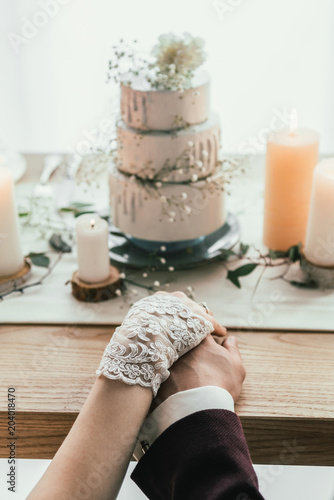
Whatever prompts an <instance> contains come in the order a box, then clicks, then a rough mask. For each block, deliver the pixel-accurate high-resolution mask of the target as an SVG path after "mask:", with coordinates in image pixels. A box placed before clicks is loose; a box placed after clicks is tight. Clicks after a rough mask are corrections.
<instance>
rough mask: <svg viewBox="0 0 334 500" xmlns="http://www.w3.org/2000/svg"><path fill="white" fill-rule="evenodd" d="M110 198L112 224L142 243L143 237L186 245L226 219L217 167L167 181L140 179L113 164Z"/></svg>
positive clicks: (223, 195)
mask: <svg viewBox="0 0 334 500" xmlns="http://www.w3.org/2000/svg"><path fill="white" fill-rule="evenodd" d="M110 201H111V211H112V216H113V223H114V224H115V226H116V227H118V228H119V229H120V230H121V231H122V232H123V233H124V234H126V235H127V236H129V237H133V238H135V239H137V240H139V246H142V247H145V245H144V244H143V242H144V243H145V241H147V242H159V244H164V243H165V244H166V245H167V244H169V246H170V243H172V242H174V243H175V242H182V245H181V247H182V246H186V245H187V242H188V241H189V240H190V241H192V242H194V240H196V239H197V238H200V237H202V236H205V235H208V234H211V233H213V232H214V231H216V230H217V229H219V228H220V227H222V226H223V225H224V223H225V221H226V210H225V193H224V180H223V174H222V173H221V172H220V171H217V172H215V173H214V174H213V175H212V176H210V177H208V178H207V179H203V180H200V181H197V182H191V183H187V184H175V183H174V184H168V183H161V182H148V181H143V180H141V179H138V178H136V177H134V176H129V175H126V174H123V173H121V172H119V171H118V170H117V168H116V167H114V168H113V170H112V172H111V174H110ZM135 243H136V241H135ZM137 243H138V241H137ZM179 247H180V246H179ZM179 247H178V246H177V245H176V246H174V249H175V250H177V249H178V248H179ZM149 248H150V247H149V246H148V247H147V249H149Z"/></svg>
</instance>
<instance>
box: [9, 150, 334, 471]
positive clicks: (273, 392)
mask: <svg viewBox="0 0 334 500" xmlns="http://www.w3.org/2000/svg"><path fill="white" fill-rule="evenodd" d="M27 160H28V169H27V173H26V174H25V176H24V177H23V179H22V182H24V181H26V182H27V181H29V182H31V181H33V182H34V181H37V180H38V176H39V173H40V171H41V168H42V165H43V155H27ZM4 306H5V303H3V304H1V305H0V307H4ZM231 330H232V331H233V334H234V335H235V336H236V337H237V338H238V339H239V345H240V350H241V353H242V356H243V360H244V364H245V366H246V370H247V377H246V381H245V383H244V386H243V391H242V394H241V397H240V399H239V401H238V404H237V405H236V411H237V413H238V415H239V417H240V419H241V421H242V424H243V427H244V431H245V435H246V439H247V442H248V445H249V448H250V452H251V456H252V459H253V462H255V463H276V464H282V465H284V464H290V465H334V368H333V367H334V362H333V361H334V335H333V334H332V333H320V332H319V333H317V332H314V333H310V332H308V333H303V332H300V331H298V332H293V331H291V332H279V331H254V330H252V331H238V330H233V329H231ZM112 333H113V327H96V326H88V325H87V326H84V327H82V326H80V327H77V326H75V325H64V326H59V325H58V326H50V325H39V326H34V325H29V326H28V325H27V326H25V325H17V326H15V325H1V327H0V381H1V391H2V396H1V398H0V438H1V439H0V457H7V455H8V451H7V450H8V448H6V445H7V443H8V428H7V427H8V415H7V395H6V394H7V388H8V387H15V390H16V436H17V446H18V447H17V454H18V455H17V456H18V457H19V458H52V457H53V455H54V454H55V452H56V451H57V449H58V448H59V446H60V444H61V443H62V441H63V439H64V438H65V436H66V435H67V433H68V431H69V429H70V428H71V426H72V424H73V422H74V420H75V418H76V416H77V415H78V413H79V411H80V409H81V407H82V405H83V403H84V401H85V399H86V397H87V395H88V393H89V390H90V388H91V387H92V385H93V382H94V380H95V370H96V367H97V366H98V364H99V361H100V358H101V355H102V352H103V350H104V348H105V345H106V344H107V342H108V341H109V339H110V337H111V335H112ZM333 333H334V331H333Z"/></svg>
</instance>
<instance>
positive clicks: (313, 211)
mask: <svg viewBox="0 0 334 500" xmlns="http://www.w3.org/2000/svg"><path fill="white" fill-rule="evenodd" d="M304 255H305V257H306V259H307V260H308V261H309V262H312V263H313V264H316V265H318V266H323V267H332V266H334V158H329V159H327V160H322V161H321V162H320V163H319V164H318V165H317V167H316V168H315V171H314V175H313V184H312V196H311V205H310V215H309V219H308V227H307V233H306V242H305V248H304Z"/></svg>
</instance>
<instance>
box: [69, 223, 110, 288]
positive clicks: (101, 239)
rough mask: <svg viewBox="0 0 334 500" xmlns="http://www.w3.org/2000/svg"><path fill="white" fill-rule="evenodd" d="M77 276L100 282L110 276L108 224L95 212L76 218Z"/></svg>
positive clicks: (88, 280) (83, 279)
mask: <svg viewBox="0 0 334 500" xmlns="http://www.w3.org/2000/svg"><path fill="white" fill-rule="evenodd" d="M76 242H77V254H78V266H79V270H78V276H79V278H80V279H81V280H82V281H85V282H86V283H100V282H101V281H104V280H106V279H107V278H108V277H109V276H110V261H109V249H108V224H107V222H106V221H105V220H104V219H101V217H99V216H98V215H96V214H84V215H81V216H80V217H78V218H77V220H76Z"/></svg>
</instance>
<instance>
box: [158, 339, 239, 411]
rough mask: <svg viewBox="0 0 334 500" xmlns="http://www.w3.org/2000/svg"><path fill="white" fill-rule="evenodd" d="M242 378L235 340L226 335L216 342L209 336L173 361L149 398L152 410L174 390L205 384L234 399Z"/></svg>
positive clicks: (237, 395)
mask: <svg viewBox="0 0 334 500" xmlns="http://www.w3.org/2000/svg"><path fill="white" fill-rule="evenodd" d="M245 377H246V370H245V367H244V365H243V363H242V359H241V354H240V351H239V349H238V343H237V339H236V338H235V337H228V338H227V339H226V340H225V341H224V342H223V344H222V345H220V344H218V343H217V342H216V341H215V340H214V338H213V337H212V336H211V335H209V336H208V337H207V338H206V339H204V340H203V341H202V342H201V343H200V344H199V345H198V346H197V347H196V348H195V349H193V350H192V351H190V352H188V353H187V354H185V355H184V356H182V357H181V358H180V359H179V360H178V361H177V362H176V363H175V364H174V366H173V367H172V368H171V370H170V376H169V378H168V379H167V380H166V381H165V382H164V383H163V384H162V385H161V387H160V389H159V392H158V394H157V396H156V398H155V400H154V401H153V408H152V409H154V408H156V407H157V406H159V404H161V403H162V402H163V401H165V400H166V399H167V398H168V397H169V396H172V395H173V394H176V393H177V392H180V391H186V390H188V389H194V388H196V387H204V386H208V385H211V386H212V385H213V386H218V387H222V388H223V389H226V390H227V391H228V392H229V393H230V394H231V395H232V397H233V399H234V402H236V401H237V399H238V398H239V395H240V392H241V387H242V384H243V381H244V380H245Z"/></svg>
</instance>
